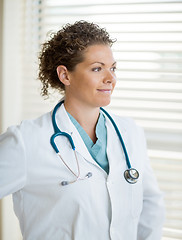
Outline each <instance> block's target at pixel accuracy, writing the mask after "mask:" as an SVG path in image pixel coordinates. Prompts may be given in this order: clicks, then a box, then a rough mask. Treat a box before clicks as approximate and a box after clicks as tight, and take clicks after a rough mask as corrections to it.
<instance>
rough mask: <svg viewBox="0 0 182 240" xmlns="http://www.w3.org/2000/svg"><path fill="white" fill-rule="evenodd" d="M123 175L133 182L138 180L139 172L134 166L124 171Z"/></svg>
mask: <svg viewBox="0 0 182 240" xmlns="http://www.w3.org/2000/svg"><path fill="white" fill-rule="evenodd" d="M124 177H125V179H126V181H127V182H129V183H131V184H134V183H136V182H137V181H138V178H139V172H138V171H137V170H136V169H135V168H129V169H127V170H126V171H125V172H124Z"/></svg>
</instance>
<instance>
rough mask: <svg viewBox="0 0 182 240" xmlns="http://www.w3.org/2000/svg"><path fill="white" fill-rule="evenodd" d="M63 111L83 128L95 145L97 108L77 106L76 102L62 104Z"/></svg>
mask: <svg viewBox="0 0 182 240" xmlns="http://www.w3.org/2000/svg"><path fill="white" fill-rule="evenodd" d="M64 106H65V109H66V111H67V112H68V113H70V114H71V115H72V116H73V117H74V118H75V119H76V121H77V122H78V123H79V124H80V125H81V126H82V127H83V129H84V130H85V131H86V133H87V134H88V135H89V137H90V138H91V139H92V141H93V142H94V143H95V142H96V140H97V138H96V133H95V129H96V124H97V121H98V117H99V107H97V108H93V107H89V106H85V105H84V104H79V103H77V102H76V101H74V102H73V101H72V102H71V103H70V102H69V101H66V99H65V102H64Z"/></svg>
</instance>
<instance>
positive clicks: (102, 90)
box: [97, 89, 111, 94]
mask: <svg viewBox="0 0 182 240" xmlns="http://www.w3.org/2000/svg"><path fill="white" fill-rule="evenodd" d="M97 91H99V92H102V93H108V94H110V93H111V89H97Z"/></svg>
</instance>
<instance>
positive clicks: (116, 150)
mask: <svg viewBox="0 0 182 240" xmlns="http://www.w3.org/2000/svg"><path fill="white" fill-rule="evenodd" d="M114 120H115V119H114ZM115 122H116V125H117V126H118V128H119V131H120V133H121V136H122V138H123V141H124V144H125V147H126V149H127V148H128V147H127V146H128V134H127V131H126V127H125V124H124V122H123V124H122V125H121V123H120V125H119V124H118V123H117V121H116V120H115ZM106 128H107V156H108V161H109V167H110V174H109V175H110V177H111V175H112V177H114V175H116V174H115V172H116V171H121V173H122V172H124V171H125V170H126V169H127V164H126V159H125V155H124V152H123V148H122V145H121V142H120V140H119V138H118V135H117V133H116V131H115V129H114V126H113V125H112V123H111V121H110V120H109V119H108V118H107V116H106ZM116 166H117V168H116ZM123 179H124V178H123Z"/></svg>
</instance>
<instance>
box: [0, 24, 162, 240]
mask: <svg viewBox="0 0 182 240" xmlns="http://www.w3.org/2000/svg"><path fill="white" fill-rule="evenodd" d="M112 44H113V41H112V40H111V39H110V37H109V35H108V33H107V32H106V31H105V30H104V29H101V28H99V27H98V26H97V25H95V24H93V23H88V22H85V21H80V22H76V23H75V24H73V25H69V24H68V25H66V26H65V27H64V28H63V29H62V30H60V31H59V32H58V33H57V34H55V35H54V36H53V37H52V39H50V40H49V41H48V42H47V43H45V44H44V45H43V49H42V51H41V54H40V72H39V78H40V80H41V81H42V83H43V87H42V95H44V96H47V95H48V94H49V88H54V89H58V90H60V91H64V99H63V101H61V102H60V103H59V104H58V105H57V106H56V108H55V109H54V111H53V112H51V113H47V114H45V115H43V116H41V117H40V118H38V119H35V120H31V121H23V122H22V123H21V124H20V125H19V126H13V127H10V128H9V129H8V130H7V132H6V133H4V134H3V135H1V136H0V197H1V198H2V197H4V196H6V195H8V194H13V200H14V209H15V213H16V215H17V217H18V219H19V221H20V226H21V231H22V234H23V239H25V240H71V239H74V240H82V239H83V240H85V239H86V240H97V239H98V240H109V239H112V240H123V239H125V240H136V239H137V240H159V239H161V229H162V224H163V215H164V214H163V212H164V211H163V200H162V196H161V192H160V190H159V188H158V186H157V183H156V180H155V177H154V175H153V173H152V170H151V167H150V164H149V160H148V157H147V153H146V145H145V138H144V134H143V131H142V130H141V129H140V128H139V127H138V126H136V125H135V123H134V122H133V121H132V120H131V119H128V118H121V117H119V116H112V118H113V119H114V122H115V123H116V125H117V127H118V129H119V132H120V133H121V135H122V139H123V141H124V146H122V143H121V142H120V140H119V137H118V135H117V132H116V130H115V128H114V126H113V124H112V122H111V120H110V119H109V118H108V116H107V114H106V113H105V112H103V111H102V110H101V109H100V107H103V106H106V105H108V104H109V103H110V100H111V94H112V92H113V90H114V87H115V84H116V75H115V69H116V61H115V60H114V57H113V54H112V50H111V46H112ZM52 121H53V123H52ZM68 134H69V135H68ZM70 136H71V137H70ZM72 140H73V141H72ZM125 147H126V149H125ZM125 150H126V152H127V153H125ZM56 153H57V154H56ZM126 154H128V155H127V156H128V157H129V161H130V163H131V165H132V167H133V168H135V169H137V171H138V172H139V176H138V172H137V171H136V170H133V172H131V173H129V172H128V170H127V171H126V169H128V167H129V168H130V167H131V166H130V163H128V162H126V160H127V159H126V158H127V156H126ZM127 161H128V160H127ZM130 183H132V184H130Z"/></svg>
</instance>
